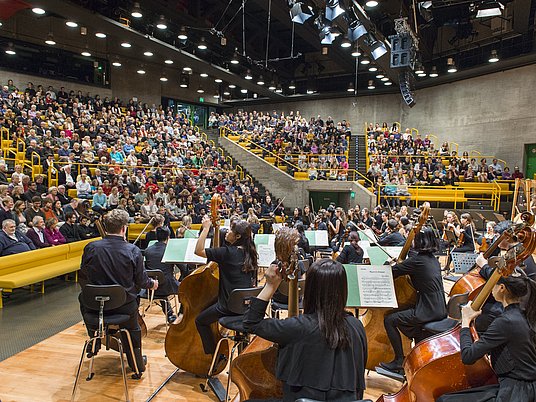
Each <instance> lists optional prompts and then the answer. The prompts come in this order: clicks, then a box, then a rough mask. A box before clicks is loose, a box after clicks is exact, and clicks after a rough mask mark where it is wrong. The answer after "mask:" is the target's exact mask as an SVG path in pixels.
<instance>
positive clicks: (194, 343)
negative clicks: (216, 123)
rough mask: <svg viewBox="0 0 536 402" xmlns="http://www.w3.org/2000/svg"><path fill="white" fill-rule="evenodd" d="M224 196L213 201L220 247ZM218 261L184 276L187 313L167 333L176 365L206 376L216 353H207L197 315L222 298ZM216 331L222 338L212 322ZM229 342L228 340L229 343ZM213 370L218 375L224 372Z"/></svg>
mask: <svg viewBox="0 0 536 402" xmlns="http://www.w3.org/2000/svg"><path fill="white" fill-rule="evenodd" d="M221 202H222V201H221V197H220V195H219V194H214V195H213V196H212V199H211V203H210V217H211V220H212V224H213V226H214V237H213V246H214V247H218V245H219V240H220V236H219V233H220V229H219V224H220V218H219V214H218V209H219V207H220V205H221ZM218 285H219V275H218V264H216V263H215V262H210V263H208V264H207V265H203V266H201V267H199V268H197V269H195V270H194V271H193V272H192V273H191V274H190V275H188V276H187V277H186V278H184V279H183V281H182V282H181V283H180V285H179V301H180V302H181V305H182V307H183V315H182V318H181V320H180V321H175V322H174V323H173V324H170V326H169V329H168V331H167V333H166V340H165V344H164V347H165V350H166V356H167V358H168V359H169V361H170V362H171V363H173V365H175V366H176V367H177V368H180V369H181V370H184V371H187V372H189V373H192V374H195V375H197V376H200V377H206V376H207V375H208V371H209V369H210V366H211V363H212V355H207V354H205V351H204V350H203V344H202V342H201V337H200V336H199V332H198V331H197V327H196V325H195V319H196V317H197V316H198V315H199V314H200V313H201V312H202V311H203V310H205V309H206V308H207V307H209V306H211V305H212V304H214V303H215V302H216V300H217V299H218ZM212 334H213V336H214V339H215V340H216V342H217V341H218V340H219V339H220V338H221V335H220V332H219V330H218V323H214V325H212ZM226 345H227V343H226ZM218 352H219V353H220V354H223V355H225V356H226V357H227V358H228V357H229V347H227V348H223V349H222V348H220V349H219V351H218ZM224 369H225V367H220V369H219V371H216V372H213V373H211V375H216V374H219V373H220V372H222V371H223V370H224Z"/></svg>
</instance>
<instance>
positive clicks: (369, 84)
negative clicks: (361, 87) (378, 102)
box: [367, 80, 376, 89]
mask: <svg viewBox="0 0 536 402" xmlns="http://www.w3.org/2000/svg"><path fill="white" fill-rule="evenodd" d="M367 88H368V89H374V88H376V86H375V85H374V81H373V80H369V82H368V87H367Z"/></svg>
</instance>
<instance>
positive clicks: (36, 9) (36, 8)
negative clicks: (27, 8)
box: [32, 7, 46, 15]
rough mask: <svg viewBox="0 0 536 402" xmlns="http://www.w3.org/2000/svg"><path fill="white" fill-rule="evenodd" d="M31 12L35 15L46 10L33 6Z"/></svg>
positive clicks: (41, 13)
mask: <svg viewBox="0 0 536 402" xmlns="http://www.w3.org/2000/svg"><path fill="white" fill-rule="evenodd" d="M32 12H33V13H34V14H37V15H43V14H44V13H45V12H46V11H45V10H43V9H42V8H41V7H34V8H32Z"/></svg>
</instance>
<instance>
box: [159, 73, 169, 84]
mask: <svg viewBox="0 0 536 402" xmlns="http://www.w3.org/2000/svg"><path fill="white" fill-rule="evenodd" d="M160 81H162V82H167V81H168V79H167V77H166V75H165V74H164V73H162V75H161V76H160Z"/></svg>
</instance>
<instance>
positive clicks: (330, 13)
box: [326, 0, 345, 21]
mask: <svg viewBox="0 0 536 402" xmlns="http://www.w3.org/2000/svg"><path fill="white" fill-rule="evenodd" d="M344 12H345V11H344V8H342V7H341V6H340V5H339V0H327V1H326V18H327V19H328V20H330V21H333V20H334V19H335V18H337V17H338V16H340V15H342V14H344Z"/></svg>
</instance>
